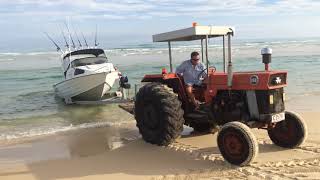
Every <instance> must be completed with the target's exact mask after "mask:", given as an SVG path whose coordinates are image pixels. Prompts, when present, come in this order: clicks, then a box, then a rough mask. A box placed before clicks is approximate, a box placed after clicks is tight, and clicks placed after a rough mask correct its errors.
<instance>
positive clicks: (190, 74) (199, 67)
mask: <svg viewBox="0 0 320 180" xmlns="http://www.w3.org/2000/svg"><path fill="white" fill-rule="evenodd" d="M204 69H205V66H204V65H203V64H202V63H201V62H199V63H198V64H196V65H195V67H193V65H192V62H191V60H186V61H183V62H182V63H181V64H180V66H178V67H177V68H176V73H177V74H181V75H182V76H183V79H184V82H185V84H186V85H190V86H192V85H194V84H195V85H200V84H201V81H200V80H199V75H200V73H201V72H203V70H204ZM203 73H205V72H203Z"/></svg>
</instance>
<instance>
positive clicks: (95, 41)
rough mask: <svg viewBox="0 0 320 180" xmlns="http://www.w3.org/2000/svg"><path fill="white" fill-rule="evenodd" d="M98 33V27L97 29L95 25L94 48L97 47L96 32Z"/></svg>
mask: <svg viewBox="0 0 320 180" xmlns="http://www.w3.org/2000/svg"><path fill="white" fill-rule="evenodd" d="M97 31H98V27H97V25H96V33H95V36H94V46H95V47H97V46H98V45H99V43H98V42H97V41H98V40H97V36H98V35H97V33H98V32H97Z"/></svg>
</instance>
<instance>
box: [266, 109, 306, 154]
mask: <svg viewBox="0 0 320 180" xmlns="http://www.w3.org/2000/svg"><path fill="white" fill-rule="evenodd" d="M268 135H269V137H270V139H271V141H272V142H273V143H274V144H276V145H278V146H280V147H284V148H295V147H298V146H300V145H301V144H302V143H303V142H304V141H305V139H306V137H307V126H306V124H305V122H304V120H303V119H302V118H301V117H300V116H299V115H298V114H296V113H294V112H290V111H286V112H285V120H283V121H280V122H278V123H277V124H276V125H275V127H274V128H272V129H269V130H268Z"/></svg>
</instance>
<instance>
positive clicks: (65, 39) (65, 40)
mask: <svg viewBox="0 0 320 180" xmlns="http://www.w3.org/2000/svg"><path fill="white" fill-rule="evenodd" d="M61 33H62V36H63V39H64V42H65V43H66V47H67V48H69V44H68V41H67V38H66V36H65V35H64V32H63V30H62V29H61Z"/></svg>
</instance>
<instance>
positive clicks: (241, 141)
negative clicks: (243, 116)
mask: <svg viewBox="0 0 320 180" xmlns="http://www.w3.org/2000/svg"><path fill="white" fill-rule="evenodd" d="M218 147H219V150H220V152H221V154H222V156H223V157H224V159H225V160H227V161H228V162H229V163H231V164H234V165H238V166H245V165H248V164H250V163H251V162H252V161H253V160H254V159H255V157H256V156H257V154H258V151H259V147H258V143H257V140H256V138H255V136H254V135H253V133H252V132H251V130H250V128H249V127H248V126H247V125H245V124H243V123H241V122H235V121H234V122H229V123H227V124H225V125H223V126H222V128H221V130H220V132H219V134H218Z"/></svg>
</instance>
